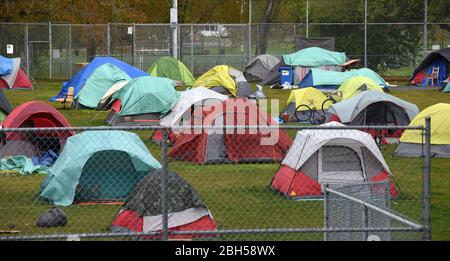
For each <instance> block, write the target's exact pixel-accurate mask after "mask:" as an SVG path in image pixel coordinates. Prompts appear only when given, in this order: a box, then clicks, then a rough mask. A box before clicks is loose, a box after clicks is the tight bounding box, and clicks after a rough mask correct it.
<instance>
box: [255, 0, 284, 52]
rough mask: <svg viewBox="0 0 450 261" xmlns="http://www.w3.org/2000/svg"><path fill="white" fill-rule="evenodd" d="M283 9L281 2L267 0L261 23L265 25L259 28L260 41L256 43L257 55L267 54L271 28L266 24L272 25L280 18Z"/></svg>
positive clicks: (278, 0) (279, 0)
mask: <svg viewBox="0 0 450 261" xmlns="http://www.w3.org/2000/svg"><path fill="white" fill-rule="evenodd" d="M280 8H281V0H266V4H265V8H264V13H263V14H262V16H261V19H260V21H259V22H260V23H261V24H263V25H261V26H260V27H258V30H259V40H258V42H257V43H256V53H255V54H256V55H259V54H264V53H266V49H267V36H268V33H269V30H270V26H265V25H264V24H268V23H271V22H272V21H273V20H274V18H275V17H278V15H279V13H280Z"/></svg>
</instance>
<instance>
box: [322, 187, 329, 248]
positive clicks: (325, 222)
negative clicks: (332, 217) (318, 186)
mask: <svg viewBox="0 0 450 261" xmlns="http://www.w3.org/2000/svg"><path fill="white" fill-rule="evenodd" d="M323 226H324V228H325V231H324V232H323V240H324V241H328V231H326V229H328V184H325V186H324V189H323Z"/></svg>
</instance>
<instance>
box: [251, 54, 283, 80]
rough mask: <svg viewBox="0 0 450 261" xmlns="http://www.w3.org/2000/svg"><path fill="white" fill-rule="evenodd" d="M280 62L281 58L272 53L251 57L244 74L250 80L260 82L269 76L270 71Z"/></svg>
mask: <svg viewBox="0 0 450 261" xmlns="http://www.w3.org/2000/svg"><path fill="white" fill-rule="evenodd" d="M279 62H280V59H278V58H277V57H275V56H273V55H271V54H261V55H258V56H256V57H255V58H253V59H251V60H250V62H248V64H247V65H246V66H245V69H244V76H245V79H247V81H248V82H260V81H262V80H263V79H265V78H266V77H267V75H268V74H269V73H270V71H271V70H272V69H273V68H274V67H275V66H276V65H277V64H278V63H279Z"/></svg>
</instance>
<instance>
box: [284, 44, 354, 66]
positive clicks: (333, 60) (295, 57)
mask: <svg viewBox="0 0 450 261" xmlns="http://www.w3.org/2000/svg"><path fill="white" fill-rule="evenodd" d="M283 59H284V62H285V63H286V64H287V65H291V66H304V67H318V66H325V65H340V64H343V63H345V60H346V59H347V56H346V55H345V53H343V52H333V51H329V50H326V49H323V48H320V47H310V48H305V49H302V50H300V51H297V52H295V53H292V54H285V55H283Z"/></svg>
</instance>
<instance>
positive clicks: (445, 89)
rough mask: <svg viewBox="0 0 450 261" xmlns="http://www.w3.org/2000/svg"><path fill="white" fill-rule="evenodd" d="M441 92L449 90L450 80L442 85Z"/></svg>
mask: <svg viewBox="0 0 450 261" xmlns="http://www.w3.org/2000/svg"><path fill="white" fill-rule="evenodd" d="M442 92H450V81H449V82H448V83H447V84H446V85H445V86H444V89H443V90H442Z"/></svg>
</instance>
